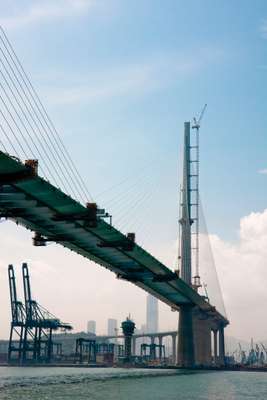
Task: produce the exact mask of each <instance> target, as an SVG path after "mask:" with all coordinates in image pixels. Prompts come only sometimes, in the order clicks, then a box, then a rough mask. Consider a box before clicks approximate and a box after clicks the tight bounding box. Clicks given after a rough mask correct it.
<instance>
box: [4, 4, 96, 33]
mask: <svg viewBox="0 0 267 400" xmlns="http://www.w3.org/2000/svg"><path fill="white" fill-rule="evenodd" d="M93 3H94V0H57V1H37V2H34V3H31V4H30V5H29V7H28V8H26V9H25V10H24V9H21V10H20V11H19V12H17V13H16V14H14V15H12V16H6V17H2V18H1V19H0V24H1V25H2V26H3V27H4V28H5V29H18V28H21V27H23V26H28V25H32V24H36V23H43V22H48V21H51V20H55V19H61V18H67V17H75V16H80V15H84V14H86V13H87V12H88V10H89V8H90V7H91V6H92V5H93Z"/></svg>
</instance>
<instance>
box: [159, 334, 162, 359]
mask: <svg viewBox="0 0 267 400" xmlns="http://www.w3.org/2000/svg"><path fill="white" fill-rule="evenodd" d="M158 339H159V346H160V347H159V359H160V361H161V360H162V340H163V337H162V336H158Z"/></svg>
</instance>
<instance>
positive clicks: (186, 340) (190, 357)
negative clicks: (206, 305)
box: [178, 305, 195, 368]
mask: <svg viewBox="0 0 267 400" xmlns="http://www.w3.org/2000/svg"><path fill="white" fill-rule="evenodd" d="M178 331H179V339H178V364H179V365H180V366H182V367H186V368H187V367H193V366H194V365H195V351H194V338H193V317H192V307H191V306H188V305H185V306H181V307H180V312H179V330H178Z"/></svg>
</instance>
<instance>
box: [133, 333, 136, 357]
mask: <svg viewBox="0 0 267 400" xmlns="http://www.w3.org/2000/svg"><path fill="white" fill-rule="evenodd" d="M132 354H133V355H134V356H135V355H136V338H135V337H133V343H132Z"/></svg>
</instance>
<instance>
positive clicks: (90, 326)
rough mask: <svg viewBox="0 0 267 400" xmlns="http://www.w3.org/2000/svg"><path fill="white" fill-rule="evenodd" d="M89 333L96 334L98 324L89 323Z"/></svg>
mask: <svg viewBox="0 0 267 400" xmlns="http://www.w3.org/2000/svg"><path fill="white" fill-rule="evenodd" d="M87 333H93V334H94V335H95V334H96V322H95V321H88V322H87Z"/></svg>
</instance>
